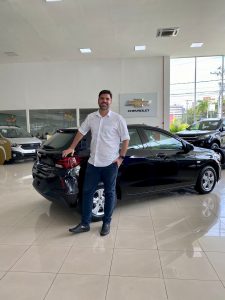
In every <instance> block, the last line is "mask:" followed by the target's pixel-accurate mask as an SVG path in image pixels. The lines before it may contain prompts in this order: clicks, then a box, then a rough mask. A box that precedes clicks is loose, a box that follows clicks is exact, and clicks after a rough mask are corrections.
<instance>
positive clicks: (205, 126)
mask: <svg viewBox="0 0 225 300" xmlns="http://www.w3.org/2000/svg"><path fill="white" fill-rule="evenodd" d="M219 126H220V121H218V120H210V121H209V120H208V121H207V120H206V121H199V122H196V123H193V124H192V125H191V126H189V127H188V128H187V129H188V130H215V129H217V128H219Z"/></svg>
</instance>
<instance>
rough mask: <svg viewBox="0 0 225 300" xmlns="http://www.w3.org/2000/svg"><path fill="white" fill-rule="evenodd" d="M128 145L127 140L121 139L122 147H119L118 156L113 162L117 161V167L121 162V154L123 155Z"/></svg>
mask: <svg viewBox="0 0 225 300" xmlns="http://www.w3.org/2000/svg"><path fill="white" fill-rule="evenodd" d="M128 145H129V140H124V141H122V147H121V149H120V156H119V157H118V158H117V159H116V161H115V162H117V165H118V168H119V166H120V165H121V164H122V162H123V156H125V155H126V153H127V148H128Z"/></svg>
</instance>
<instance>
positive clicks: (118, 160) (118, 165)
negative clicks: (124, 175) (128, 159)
mask: <svg viewBox="0 0 225 300" xmlns="http://www.w3.org/2000/svg"><path fill="white" fill-rule="evenodd" d="M114 162H116V163H117V167H118V168H119V167H120V165H121V164H122V162H123V159H122V158H121V157H120V156H119V157H117V159H116V160H114Z"/></svg>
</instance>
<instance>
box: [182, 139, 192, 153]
mask: <svg viewBox="0 0 225 300" xmlns="http://www.w3.org/2000/svg"><path fill="white" fill-rule="evenodd" d="M182 144H183V150H184V153H188V152H190V151H192V150H194V146H193V145H192V144H190V143H186V142H184V141H182Z"/></svg>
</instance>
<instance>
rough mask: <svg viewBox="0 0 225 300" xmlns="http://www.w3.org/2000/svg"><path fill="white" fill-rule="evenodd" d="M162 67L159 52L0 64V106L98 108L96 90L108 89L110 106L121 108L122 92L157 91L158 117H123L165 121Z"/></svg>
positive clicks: (157, 122)
mask: <svg viewBox="0 0 225 300" xmlns="http://www.w3.org/2000/svg"><path fill="white" fill-rule="evenodd" d="M165 73H166V74H169V67H168V66H167V65H166V68H165V64H164V58H163V57H152V58H137V59H136V58H135V59H113V60H103V59H102V60H86V61H76V62H55V63H47V62H45V63H26V64H25V63H23V64H3V65H0V110H11V109H12V110H15V109H26V110H29V109H53V108H55V109H61V108H89V107H90V108H93V107H96V108H97V95H98V92H99V91H100V90H102V89H110V90H111V91H112V93H113V105H112V109H113V110H114V111H117V112H119V94H120V93H146V92H149V93H152V92H156V93H157V95H158V112H157V117H156V118H127V123H129V124H130V123H139V122H141V123H146V124H150V125H156V126H159V127H163V122H164V108H165V103H164V98H165V96H164V90H165V81H164V78H165ZM168 84H169V83H168V82H166V85H168ZM168 114H169V112H168Z"/></svg>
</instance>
